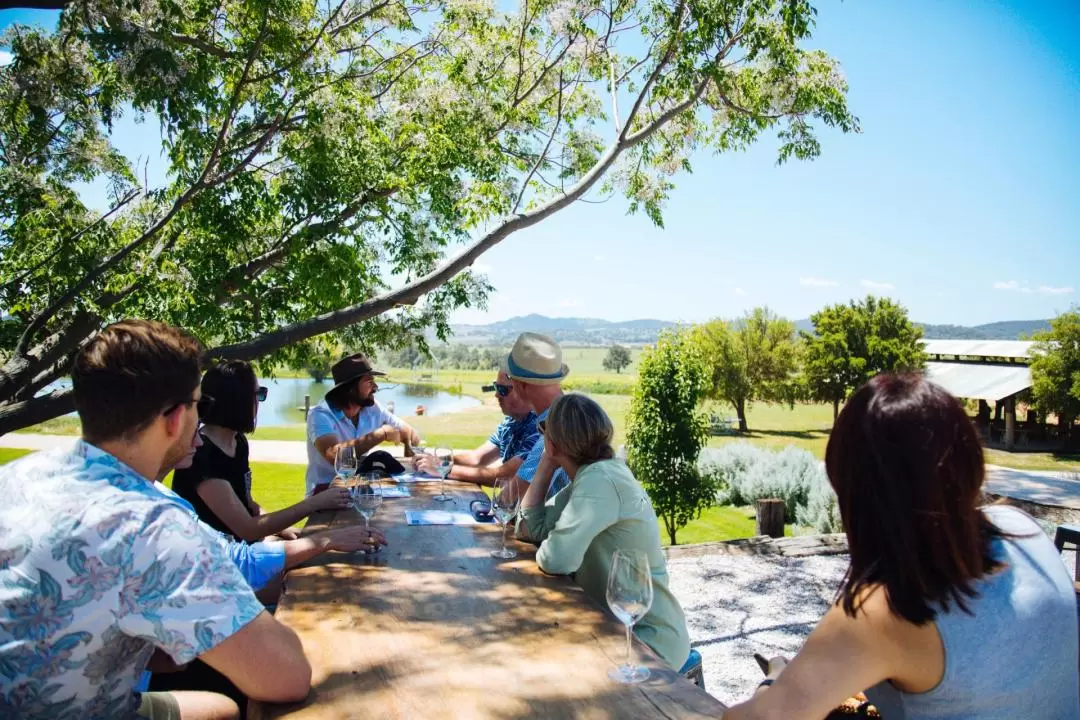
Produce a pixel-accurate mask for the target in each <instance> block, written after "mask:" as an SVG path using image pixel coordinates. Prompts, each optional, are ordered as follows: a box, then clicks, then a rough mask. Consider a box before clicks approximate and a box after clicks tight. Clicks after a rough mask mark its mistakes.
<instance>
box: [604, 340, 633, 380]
mask: <svg viewBox="0 0 1080 720" xmlns="http://www.w3.org/2000/svg"><path fill="white" fill-rule="evenodd" d="M629 366H630V351H629V350H627V349H626V348H624V347H623V346H622V345H612V346H611V349H610V350H608V353H607V356H606V357H604V369H605V370H608V371H611V370H614V371H615V372H616V373H621V372H622V370H623V368H624V367H629Z"/></svg>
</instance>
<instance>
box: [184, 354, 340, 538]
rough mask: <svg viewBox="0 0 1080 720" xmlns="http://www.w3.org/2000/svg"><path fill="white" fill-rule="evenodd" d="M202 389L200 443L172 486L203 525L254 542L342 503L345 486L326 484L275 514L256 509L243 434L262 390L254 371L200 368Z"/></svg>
mask: <svg viewBox="0 0 1080 720" xmlns="http://www.w3.org/2000/svg"><path fill="white" fill-rule="evenodd" d="M202 393H203V395H204V396H210V397H212V398H214V402H213V403H212V404H211V405H210V407H209V409H208V410H207V411H206V414H205V416H203V417H202V418H201V419H202V421H203V423H204V425H203V428H202V430H201V431H200V432H201V433H202V437H203V444H202V447H200V448H199V449H198V450H196V451H195V457H194V460H193V462H192V464H191V467H190V468H187V469H185V470H177V471H176V472H175V473H174V475H173V484H172V489H173V492H175V493H176V494H177V495H179V496H180V497H182V498H184V499H185V500H187V501H188V502H190V503H191V504H192V505H193V506H194V507H195V512H197V513H198V515H199V518H200V519H202V521H203V522H205V523H206V524H207V525H210V526H211V527H213V528H215V529H217V530H220V531H221V532H223V533H227V534H229V535H232V536H233V537H235V538H237V539H238V540H246V541H247V542H256V541H258V540H262V539H263V538H264V537H267V536H270V535H277V536H279V537H281V538H283V539H285V540H292V539H295V538H296V531H295V530H294V529H293V528H292V525H293V523H295V522H298V521H299V520H302V519H303V518H305V517H307V516H308V515H311V514H312V513H315V512H318V511H319V510H334V509H338V508H344V507H348V505H349V493H348V491H347V490H346V489H345V488H330V489H329V490H327V491H326V492H322V493H319V494H318V495H313V496H311V497H309V498H306V499H304V500H303V501H301V502H299V503H297V504H296V505H293V506H291V507H287V508H285V509H284V510H278V511H277V512H272V513H266V514H264V513H263V512H262V508H260V507H259V505H258V504H257V503H256V502H255V501H254V500H253V499H252V497H251V465H250V464H249V462H248V441H247V437H246V436H245V433H249V432H252V431H253V430H254V429H255V419H256V416H257V415H258V412H259V403H260V402H262V401H263V400H265V399H266V393H267V390H266V388H265V387H260V386H259V382H258V379H257V378H256V377H255V371H254V370H253V369H252V367H251V365H249V364H248V363H246V362H242V361H239V360H234V361H230V362H226V363H223V364H221V365H217V366H215V367H212V368H210V369H209V370H207V371H206V374H205V375H203V379H202Z"/></svg>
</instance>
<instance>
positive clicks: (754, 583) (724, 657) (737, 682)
mask: <svg viewBox="0 0 1080 720" xmlns="http://www.w3.org/2000/svg"><path fill="white" fill-rule="evenodd" d="M846 568H847V556H846V555H818V556H812V557H797V558H789V557H783V556H780V555H707V556H703V557H694V558H677V559H674V560H669V561H668V572H669V574H670V576H671V589H672V592H674V593H675V596H676V597H678V599H679V602H680V603H681V604H682V606H683V609H684V610H685V611H686V619H687V622H688V623H689V626H690V641H691V644H692V645H693V647H695V648H696V649H697V651H698V652H700V653H701V657H702V659H703V661H704V666H705V689H706V690H708V691H709V693H710V694H711V695H713V696H714V697H715V698H717V699H718V700H720V701H721V702H723V703H725V704H728V705H731V704H734V703H736V702H740V701H742V700H745V699H746V698H748V697H749V696H750V694H751V693H752V692H753V690H754V688H755V687H757V684H758V683H759V682H761V678H762V677H763V676H762V674H761V670H760V669H758V666H757V663H755V662H754V653H755V652H760V653H761V654H762V655H765V656H766V657H771V656H772V655H778V654H781V653H783V654H786V655H793V654H795V652H797V651H798V649H799V648H800V647H802V644H803V641H804V640H805V639H806V636H807V635H809V634H810V631H811V630H812V629H813V628H814V625H816V624H817V621H818V620H819V619H820V618H821V616H822V615H823V614H824V613H825V611H826V610H827V609H828V607H829V602H830V600H831V599H832V597H833V594H834V593H835V591H836V587H837V586H838V585H839V583H840V578H841V577H843V574H844V570H845V569H846Z"/></svg>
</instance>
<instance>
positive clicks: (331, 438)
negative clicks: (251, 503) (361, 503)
mask: <svg viewBox="0 0 1080 720" xmlns="http://www.w3.org/2000/svg"><path fill="white" fill-rule="evenodd" d="M330 372H331V374H332V375H333V376H334V387H332V388H330V390H329V391H328V392H327V393H326V398H325V399H324V400H323V401H322V402H321V403H319V404H318V405H316V406H315V407H313V408H312V409H311V412H310V413H308V419H307V454H308V466H307V475H306V476H305V483H306V485H307V494H308V495H311V494H312V493H315V492H319V491H321V490H323V489H325V488H326V487H329V485H330V482H331V481H332V480H333V479H334V473H335V470H334V460H335V459H336V457H337V451H338V449H339V448H341V447H346V446H352V447H354V448H356V454H357V456H359V455H362V454H363V453H366V452H367V451H369V450H371V449H372V448H373V447H375V446H377V445H379V444H381V443H384V442H389V443H397V442H399V443H402V444H403V445H404V446H405V448H406V450H408V448H409V447H410V446H411V445H416V444H418V443H419V442H420V435H419V434H417V432H416V430H414V429H413V428H411V427H410V426H409V425H408V424H407V423H405V422H404V421H402V420H401V419H400V418H398V417H397V416H395V415H394V414H393V413H390V412H387V411H386V410H384V409H383V408H382V406H381V405H379V403H377V402H376V401H375V393H376V392H378V390H379V386H378V384H377V383H376V382H375V378H376V377H381V376H384V375H386V373H384V372H380V371H378V370H376V369H375V368H373V367H372V366H371V362H369V361H368V359H367V356H366V355H364V354H363V353H356V354H355V355H350V356H348V357H347V358H344V359H342V360H339V361H338V362H337V363H335V364H334V366H333V367H332V368H331V369H330Z"/></svg>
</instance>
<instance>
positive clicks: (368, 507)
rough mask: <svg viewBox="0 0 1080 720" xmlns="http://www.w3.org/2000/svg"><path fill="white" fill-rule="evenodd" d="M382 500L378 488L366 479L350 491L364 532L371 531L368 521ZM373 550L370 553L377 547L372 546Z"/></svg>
mask: <svg viewBox="0 0 1080 720" xmlns="http://www.w3.org/2000/svg"><path fill="white" fill-rule="evenodd" d="M382 499H383V498H382V495H380V494H379V491H378V488H377V487H376V486H375V485H372V484H371V483H370V482H367V481H366V479H365V481H364V482H362V483H360V484H359V485H357V486H356V487H355V488H353V489H352V501H353V507H355V508H356V511H357V512H358V513H360V515H362V516H363V518H364V529H365V530H370V529H371V525H370V520H371V518H372V517H373V516H374V515H375V512H376V511H377V510H378V509H379V505H381V504H382ZM374 548H375V549H374V550H372V551H371V552H374V551H375V550H377V549H378V545H376V546H374Z"/></svg>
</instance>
